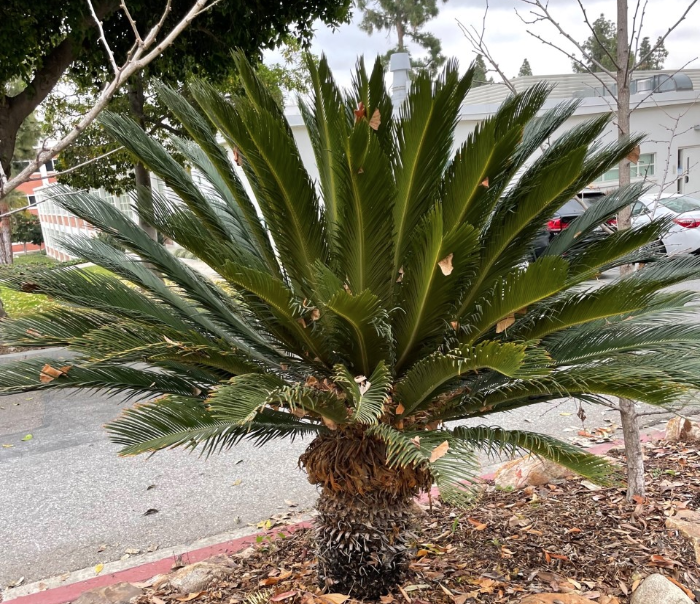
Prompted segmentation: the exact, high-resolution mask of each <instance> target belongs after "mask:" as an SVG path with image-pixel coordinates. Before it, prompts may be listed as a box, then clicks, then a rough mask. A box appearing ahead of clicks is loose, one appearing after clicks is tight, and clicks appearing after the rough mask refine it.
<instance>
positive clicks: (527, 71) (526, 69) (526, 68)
mask: <svg viewBox="0 0 700 604" xmlns="http://www.w3.org/2000/svg"><path fill="white" fill-rule="evenodd" d="M531 75H532V67H530V61H528V60H527V59H523V64H522V65H521V66H520V70H519V71H518V77H519V78H522V77H525V76H531Z"/></svg>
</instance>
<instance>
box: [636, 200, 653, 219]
mask: <svg viewBox="0 0 700 604" xmlns="http://www.w3.org/2000/svg"><path fill="white" fill-rule="evenodd" d="M648 213H649V210H648V209H647V207H646V206H645V205H644V204H643V203H642V202H641V201H636V202H635V203H634V205H633V206H632V216H641V215H642V214H648Z"/></svg>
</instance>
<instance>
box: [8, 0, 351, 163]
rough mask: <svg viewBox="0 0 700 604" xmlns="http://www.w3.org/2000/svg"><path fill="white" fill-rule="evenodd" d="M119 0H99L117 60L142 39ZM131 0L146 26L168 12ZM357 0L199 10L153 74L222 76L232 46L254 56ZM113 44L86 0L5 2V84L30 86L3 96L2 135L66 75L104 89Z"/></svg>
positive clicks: (232, 4)
mask: <svg viewBox="0 0 700 604" xmlns="http://www.w3.org/2000/svg"><path fill="white" fill-rule="evenodd" d="M119 4H120V3H119V2H118V1H117V0H96V1H95V2H93V5H94V7H95V11H96V13H97V14H98V15H99V16H100V17H101V18H102V19H103V20H104V31H105V34H106V36H107V39H108V41H109V43H110V45H111V47H112V48H113V50H114V53H115V58H116V60H117V62H119V63H121V62H123V61H124V59H125V58H126V55H127V53H128V51H129V48H130V47H131V45H132V44H133V43H134V36H133V32H132V31H131V25H130V24H129V22H128V21H127V20H126V19H125V18H124V15H123V13H122V12H121V10H120V9H119ZM191 4H192V3H191V1H190V0H173V2H172V4H171V10H170V12H169V13H168V16H167V19H166V22H165V25H164V27H165V30H166V31H167V30H168V29H169V27H170V26H171V25H173V24H175V23H177V22H178V21H179V20H180V19H181V18H182V16H183V15H184V14H185V13H186V12H187V11H188V10H189V8H190V7H191ZM127 6H128V8H129V11H130V13H131V14H132V16H133V18H134V20H135V21H136V23H137V24H138V27H139V28H140V29H141V31H142V32H143V31H146V30H147V28H149V27H151V26H152V25H154V24H155V22H156V21H157V20H158V19H159V18H160V16H161V14H162V10H163V7H164V3H163V2H161V1H160V0H128V2H127ZM348 9H349V0H310V1H308V2H282V3H280V2H278V1H271V0H261V1H260V2H258V3H257V4H256V5H255V10H251V7H250V6H249V5H248V4H247V3H245V2H238V1H235V0H222V1H221V2H218V3H216V4H215V6H214V7H213V8H212V9H211V10H208V11H206V12H205V13H203V14H201V15H199V16H198V17H197V20H196V23H195V24H193V25H192V27H190V28H187V29H185V31H184V32H183V33H182V34H181V35H180V36H179V37H178V38H177V41H176V43H175V44H174V45H173V46H172V47H170V48H169V49H168V50H167V52H166V53H165V54H164V55H163V56H161V57H160V58H159V59H158V61H156V62H154V63H152V64H151V65H150V66H149V67H148V70H147V73H146V74H145V77H146V79H147V80H148V78H149V77H151V76H157V77H159V78H160V79H163V80H166V81H168V82H171V83H176V82H182V80H183V76H184V75H186V74H191V73H195V74H199V75H202V76H207V77H216V74H221V73H222V72H226V71H227V70H228V68H229V66H230V64H231V61H230V56H229V52H230V49H231V48H233V47H239V48H241V49H243V50H244V51H245V52H247V53H248V54H249V55H251V56H253V55H255V54H256V53H258V52H259V50H260V49H261V48H268V47H275V46H277V45H278V44H280V43H281V42H282V41H283V40H284V39H285V38H287V37H288V36H290V35H293V36H294V37H296V38H297V39H299V40H301V41H304V42H307V41H308V40H309V39H310V36H311V34H312V31H313V23H314V22H315V21H316V20H317V19H320V20H321V21H323V22H324V23H326V24H329V25H337V24H339V23H340V22H343V21H344V20H346V19H347V15H348ZM110 71H111V69H110V66H109V62H108V60H107V57H106V53H105V49H104V48H103V46H102V45H101V44H100V43H99V41H98V32H97V28H96V27H95V24H94V21H93V19H92V17H91V16H90V14H89V11H88V4H87V2H85V0H64V1H63V2H59V3H56V2H53V1H51V0H32V1H31V2H27V1H26V0H3V2H2V4H1V5H0V90H2V89H4V85H5V84H6V83H8V82H10V81H13V80H16V79H19V80H21V81H22V82H24V83H25V84H26V85H27V87H26V90H24V91H23V92H22V93H20V94H19V95H16V96H13V97H12V98H10V97H5V96H2V97H0V140H9V139H10V138H12V139H14V136H15V135H16V132H17V129H18V128H19V126H20V124H21V123H22V121H24V119H26V118H27V116H28V115H29V114H30V113H31V111H33V110H34V109H35V108H36V106H37V105H38V104H39V103H41V102H42V101H43V100H44V99H45V98H46V96H47V95H48V94H49V93H50V92H51V91H52V90H53V89H54V88H55V86H56V85H57V84H58V82H59V81H60V80H61V78H62V77H63V76H64V75H67V76H69V77H70V78H71V80H72V81H77V82H80V83H81V85H82V86H83V87H85V89H88V88H91V89H93V90H98V89H100V88H101V87H102V85H103V84H104V82H105V81H107V80H108V79H110V78H111V74H110ZM10 154H11V150H10V151H8V150H7V149H5V148H4V147H2V145H0V161H2V165H3V167H4V168H6V172H7V171H9V157H10Z"/></svg>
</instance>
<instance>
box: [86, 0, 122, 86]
mask: <svg viewBox="0 0 700 604" xmlns="http://www.w3.org/2000/svg"><path fill="white" fill-rule="evenodd" d="M87 3H88V7H89V8H90V14H91V15H92V18H93V19H94V20H95V24H96V25H97V29H98V30H99V32H100V42H102V45H103V46H104V47H105V50H106V51H107V57H108V58H109V63H110V65H111V66H112V71H114V75H115V76H118V75H119V65H117V62H116V61H115V59H114V53H113V52H112V49H111V48H110V46H109V42H107V37H106V36H105V31H104V29H102V21H100V19H99V17H98V16H97V13H96V12H95V7H94V6H93V5H92V2H91V0H87Z"/></svg>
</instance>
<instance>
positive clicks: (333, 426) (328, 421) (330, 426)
mask: <svg viewBox="0 0 700 604" xmlns="http://www.w3.org/2000/svg"><path fill="white" fill-rule="evenodd" d="M321 419H323V423H324V424H325V425H326V428H328V429H329V430H337V429H338V424H336V423H335V422H334V421H333V420H332V419H328V418H327V417H323V418H321Z"/></svg>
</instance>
